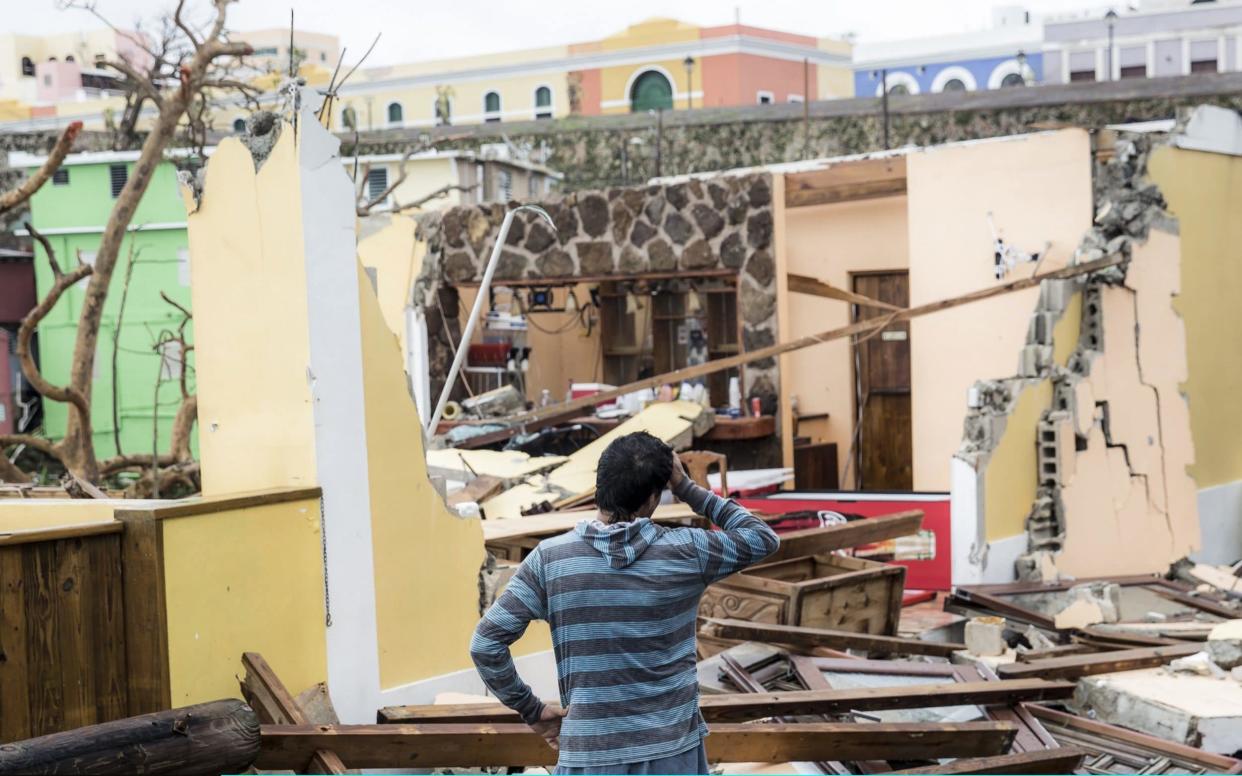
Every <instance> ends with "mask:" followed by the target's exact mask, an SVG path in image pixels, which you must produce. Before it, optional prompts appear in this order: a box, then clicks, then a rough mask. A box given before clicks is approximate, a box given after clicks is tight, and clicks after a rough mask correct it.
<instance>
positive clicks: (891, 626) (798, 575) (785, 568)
mask: <svg viewBox="0 0 1242 776" xmlns="http://www.w3.org/2000/svg"><path fill="white" fill-rule="evenodd" d="M905 572H906V570H905V568H903V567H901V566H887V565H885V564H883V563H876V562H875V561H869V560H863V559H861V558H850V557H846V556H843V555H820V556H816V557H808V558H794V559H792V560H786V561H781V562H778V563H770V564H766V565H762V566H755V567H753V568H751V569H748V570H746V571H743V572H741V573H739V574H734V575H733V576H731V577H729V578H727V579H725V580H722V581H720V582H717V583H716V584H714V585H712V586H710V587H709V588H708V589H707V591H706V592H705V593H704V595H703V602H702V603H701V604H700V606H699V614H700V615H702V616H704V617H713V618H717V619H737V620H751V621H753V622H764V623H771V624H774V625H797V626H805V627H812V628H831V629H834V630H841V631H850V632H855V633H874V634H880V635H889V636H891V635H894V634H896V632H897V622H898V619H899V618H900V614H901V593H902V584H903V582H904V580H905Z"/></svg>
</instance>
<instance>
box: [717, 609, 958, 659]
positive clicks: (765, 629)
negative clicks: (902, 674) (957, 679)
mask: <svg viewBox="0 0 1242 776" xmlns="http://www.w3.org/2000/svg"><path fill="white" fill-rule="evenodd" d="M699 633H701V634H707V635H709V636H717V637H720V638H726V639H741V640H744V641H767V642H772V643H777V644H787V645H792V646H798V647H828V648H830V649H854V650H859V651H864V652H884V653H888V654H901V655H935V656H939V657H951V656H952V655H953V653H954V652H958V651H960V650H963V649H966V645H965V644H957V643H952V642H949V643H946V642H936V641H922V640H920V639H909V638H902V637H900V636H883V635H877V634H871V633H854V632H851V631H841V630H831V629H828V628H806V627H798V626H793V625H776V624H772V623H761V622H750V621H746V620H730V619H715V618H710V617H708V618H704V619H703V620H702V625H701V626H700V628H699Z"/></svg>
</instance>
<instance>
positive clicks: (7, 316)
mask: <svg viewBox="0 0 1242 776" xmlns="http://www.w3.org/2000/svg"><path fill="white" fill-rule="evenodd" d="M35 302H36V299H35V276H34V264H33V263H31V262H29V261H4V260H0V323H20V322H21V320H22V318H25V317H26V313H28V312H30V310H31V309H32V308H33V307H34V306H35Z"/></svg>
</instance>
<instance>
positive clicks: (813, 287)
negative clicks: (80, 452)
mask: <svg viewBox="0 0 1242 776" xmlns="http://www.w3.org/2000/svg"><path fill="white" fill-rule="evenodd" d="M786 277H787V278H788V280H789V290H790V292H791V293H795V294H808V295H810V296H822V297H824V298H825V299H836V300H838V301H841V302H849V303H850V304H856V305H859V306H860V307H875V308H878V309H880V310H888V311H889V312H893V311H894V310H902V309H905V308H902V307H898V306H897V305H895V304H889V303H888V302H881V301H880V300H879V299H872V298H871V297H869V296H863V295H862V294H856V293H854V292H853V291H846V290H844V289H841V288H837V287H836V286H834V285H831V284H828V283H825V282H824V281H822V280H818V279H816V278H813V277H808V276H806V275H795V274H793V273H792V272H791V273H789V274H788V275H786Z"/></svg>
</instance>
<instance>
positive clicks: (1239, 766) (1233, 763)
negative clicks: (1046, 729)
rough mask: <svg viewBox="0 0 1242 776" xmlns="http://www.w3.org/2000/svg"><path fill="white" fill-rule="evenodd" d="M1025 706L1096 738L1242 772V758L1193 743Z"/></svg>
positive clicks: (1036, 714) (1221, 770) (1042, 717)
mask: <svg viewBox="0 0 1242 776" xmlns="http://www.w3.org/2000/svg"><path fill="white" fill-rule="evenodd" d="M1023 708H1024V709H1026V711H1028V712H1030V713H1031V715H1032V716H1034V717H1036V718H1038V719H1040V720H1042V721H1044V722H1046V723H1048V724H1049V725H1058V726H1061V727H1065V728H1069V729H1071V730H1075V731H1079V732H1082V733H1085V734H1088V735H1090V736H1093V737H1098V738H1102V739H1106V740H1109V741H1118V742H1122V743H1126V744H1130V745H1133V746H1136V747H1139V748H1141V749H1145V750H1148V751H1152V752H1159V753H1162V754H1164V755H1167V756H1169V757H1173V758H1176V759H1180V760H1187V761H1190V762H1194V763H1199V764H1201V765H1202V766H1203V767H1204V768H1206V769H1207V770H1208V771H1209V772H1212V773H1240V772H1242V760H1237V759H1235V758H1233V757H1228V756H1226V755H1221V754H1215V753H1213V752H1208V751H1205V750H1203V749H1198V748H1195V747H1193V746H1187V745H1186V744H1179V743H1175V742H1173V741H1166V740H1165V739H1163V738H1156V737H1155V736H1149V735H1147V734H1146V733H1139V732H1138V731H1135V730H1127V729H1126V728H1123V727H1118V726H1116V725H1110V724H1108V723H1106V722H1100V721H1098V720H1094V719H1087V718H1086V717H1080V716H1078V715H1077V714H1067V713H1066V712H1064V711H1057V710H1056V709H1050V708H1048V707H1046V706H1039V705H1036V704H1031V705H1024V706H1023ZM1054 735H1055V734H1054Z"/></svg>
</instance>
